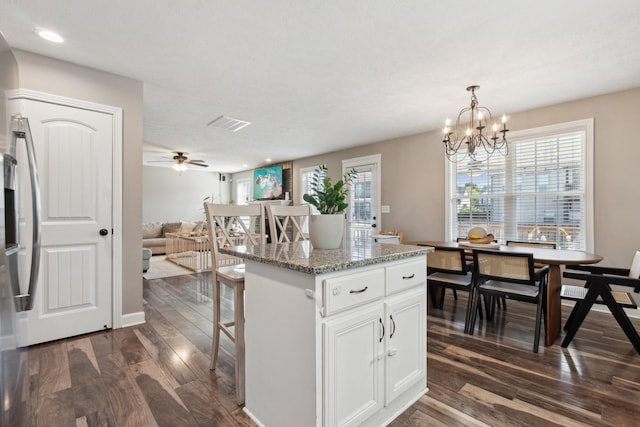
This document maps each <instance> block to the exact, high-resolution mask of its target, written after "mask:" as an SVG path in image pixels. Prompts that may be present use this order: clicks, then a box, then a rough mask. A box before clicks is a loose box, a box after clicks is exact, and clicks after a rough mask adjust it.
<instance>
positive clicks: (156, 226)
mask: <svg viewBox="0 0 640 427" xmlns="http://www.w3.org/2000/svg"><path fill="white" fill-rule="evenodd" d="M158 237H162V223H161V222H147V223H146V224H142V238H143V239H157V238H158Z"/></svg>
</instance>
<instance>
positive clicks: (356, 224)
mask: <svg viewBox="0 0 640 427" xmlns="http://www.w3.org/2000/svg"><path fill="white" fill-rule="evenodd" d="M351 168H353V169H355V170H356V172H357V173H358V175H357V178H356V179H355V180H354V182H353V185H352V188H351V191H350V192H349V207H348V209H347V233H348V234H347V236H349V237H350V238H351V241H352V244H353V246H355V247H358V246H362V245H363V244H364V243H368V241H369V240H370V239H371V236H372V235H373V234H377V233H378V231H379V230H380V227H381V224H380V155H379V154H378V155H374V156H367V157H360V158H357V159H349V160H344V161H343V162H342V170H343V173H344V172H345V171H347V170H350V169H351Z"/></svg>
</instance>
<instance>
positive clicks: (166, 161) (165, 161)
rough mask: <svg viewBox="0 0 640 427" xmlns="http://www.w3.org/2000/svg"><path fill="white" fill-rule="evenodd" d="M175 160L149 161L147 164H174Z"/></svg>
mask: <svg viewBox="0 0 640 427" xmlns="http://www.w3.org/2000/svg"><path fill="white" fill-rule="evenodd" d="M174 161H175V160H149V161H148V162H147V163H173V162H174Z"/></svg>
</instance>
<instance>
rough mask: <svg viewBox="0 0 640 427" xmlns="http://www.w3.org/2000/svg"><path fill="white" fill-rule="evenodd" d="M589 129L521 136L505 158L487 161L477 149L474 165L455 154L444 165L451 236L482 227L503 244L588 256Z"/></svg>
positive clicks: (584, 125) (555, 128)
mask: <svg viewBox="0 0 640 427" xmlns="http://www.w3.org/2000/svg"><path fill="white" fill-rule="evenodd" d="M577 123H578V124H579V125H576V124H577ZM588 123H591V122H590V121H580V122H572V123H568V124H565V125H555V126H553V127H552V128H551V129H549V128H541V129H532V130H529V131H526V132H520V133H519V134H516V135H514V137H512V138H511V139H510V141H509V155H508V156H507V157H504V156H502V155H500V154H494V155H493V156H491V157H490V158H489V159H487V156H486V153H485V152H484V151H483V150H479V152H477V153H478V154H477V156H476V160H475V161H474V160H469V158H468V157H465V156H463V155H461V154H458V161H457V162H456V163H452V164H451V165H450V167H449V173H450V179H451V183H450V185H449V197H450V199H449V203H450V205H449V218H448V220H449V225H450V228H449V234H450V237H451V238H452V239H455V238H456V237H464V236H466V234H467V231H468V230H469V229H470V228H471V227H474V226H484V227H486V228H487V229H488V230H489V231H490V232H491V233H493V234H494V236H496V238H497V239H498V241H499V242H502V243H504V242H506V241H508V240H520V241H548V242H556V243H557V245H558V248H562V249H576V250H587V249H588V248H589V246H590V244H589V238H588V237H589V236H592V235H593V232H592V230H591V229H590V228H591V227H592V226H591V224H592V219H591V218H590V215H591V213H590V200H591V197H592V195H591V194H589V193H590V192H591V191H592V190H591V188H592V186H591V185H590V184H589V183H590V180H591V179H592V177H591V174H592V172H591V168H590V167H588V166H589V165H588V160H587V159H590V158H591V153H590V152H589V151H590V150H592V144H589V143H588V142H589V141H590V140H591V138H592V136H591V135H590V134H589V132H592V131H591V129H592V127H590V126H587V124H588ZM591 239H592V237H591Z"/></svg>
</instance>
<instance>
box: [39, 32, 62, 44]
mask: <svg viewBox="0 0 640 427" xmlns="http://www.w3.org/2000/svg"><path fill="white" fill-rule="evenodd" d="M35 31H36V34H37V35H39V36H40V37H42V38H43V39H45V40H49V41H50V42H53V43H62V42H63V41H64V38H62V36H61V35H60V34H58V33H54V32H53V31H49V30H42V29H36V30H35Z"/></svg>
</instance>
